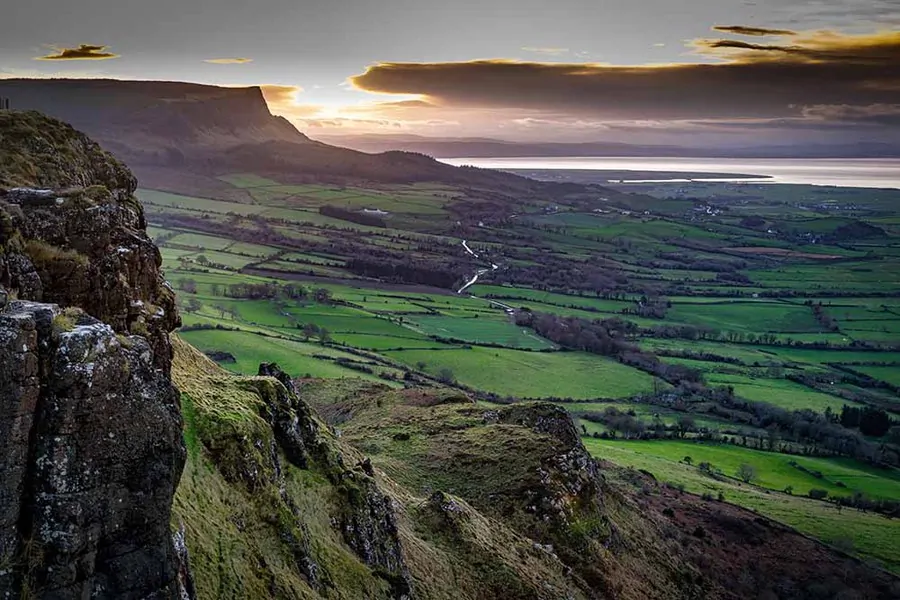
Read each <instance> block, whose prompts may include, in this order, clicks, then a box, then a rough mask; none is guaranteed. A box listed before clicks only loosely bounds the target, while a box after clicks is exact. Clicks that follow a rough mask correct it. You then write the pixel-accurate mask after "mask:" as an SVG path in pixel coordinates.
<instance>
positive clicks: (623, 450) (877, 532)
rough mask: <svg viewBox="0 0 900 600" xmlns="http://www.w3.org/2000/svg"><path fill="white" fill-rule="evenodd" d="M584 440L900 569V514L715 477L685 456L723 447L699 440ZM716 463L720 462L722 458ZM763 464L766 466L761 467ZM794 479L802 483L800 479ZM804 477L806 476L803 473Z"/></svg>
mask: <svg viewBox="0 0 900 600" xmlns="http://www.w3.org/2000/svg"><path fill="white" fill-rule="evenodd" d="M584 442H585V445H586V446H587V447H588V450H590V451H591V453H592V454H593V455H594V456H596V457H598V458H602V459H604V460H609V461H612V462H614V463H616V464H620V465H626V466H630V467H634V468H636V469H646V470H647V471H649V472H651V473H653V474H654V475H656V477H658V478H659V479H660V480H662V481H667V482H672V483H675V484H680V485H684V486H685V489H686V490H688V491H690V492H693V493H695V494H701V493H711V494H713V495H714V496H715V495H716V494H718V493H719V492H720V491H721V492H722V493H724V495H725V499H726V501H728V502H733V503H735V504H738V505H740V506H743V507H746V508H749V509H752V510H755V511H757V512H759V513H760V514H763V515H765V516H767V517H769V518H772V519H775V520H778V521H781V522H783V523H786V524H788V525H790V526H792V527H795V528H796V529H797V530H798V531H800V532H802V533H805V534H807V535H811V536H813V537H815V538H817V539H820V540H823V541H825V542H827V543H840V544H842V545H846V544H845V541H844V540H850V542H851V545H852V547H853V548H855V550H856V551H857V552H859V553H860V554H861V555H863V556H866V557H868V558H872V559H874V560H877V561H879V562H880V563H881V564H883V565H884V566H885V567H887V568H889V569H891V570H893V571H894V572H898V573H900V548H898V547H897V544H896V543H895V541H894V540H896V539H898V536H900V521H897V520H896V519H887V518H885V517H883V516H880V515H877V514H874V513H860V512H857V511H855V510H852V509H843V510H838V509H837V508H836V507H835V506H834V505H831V504H827V503H824V502H820V501H817V500H811V499H809V498H803V497H799V496H789V495H787V494H783V493H778V492H774V491H767V490H764V489H761V488H758V487H756V486H752V485H746V484H742V483H739V482H737V481H735V480H734V479H724V480H720V479H714V478H711V477H709V476H707V475H704V474H703V473H702V472H700V471H699V470H698V469H697V467H696V466H692V467H691V466H688V465H686V464H684V463H681V462H679V461H681V459H682V458H683V457H684V456H687V455H690V456H691V457H692V458H695V459H696V460H697V462H695V463H694V464H695V465H696V464H697V463H699V462H700V461H701V460H702V459H701V458H699V457H700V456H703V455H704V453H705V452H710V453H715V455H714V456H715V457H719V453H718V452H716V451H717V450H718V449H712V450H710V449H704V448H702V447H698V446H697V445H696V444H683V447H677V450H675V449H672V446H671V445H670V446H669V447H668V449H669V450H670V452H669V453H668V455H666V456H659V454H658V453H657V452H655V451H653V449H652V448H651V449H650V450H651V452H650V453H647V452H644V450H646V448H643V447H640V446H632V445H631V442H616V441H610V440H594V439H587V438H586V439H585V440H584ZM731 451H732V450H731V449H730V448H728V449H724V450H723V453H728V452H731ZM737 451H739V450H737ZM748 456H749V457H752V456H753V455H752V454H750V455H748ZM774 456H775V457H777V458H773V459H772V460H775V461H781V460H785V462H786V459H783V458H782V457H780V456H778V455H774ZM738 460H740V461H741V462H750V463H752V462H753V459H752V458H747V459H746V460H741V458H738ZM798 461H799V459H798ZM733 462H734V458H732V463H733ZM714 464H715V465H716V466H719V464H718V463H714ZM762 470H763V469H762V468H761V467H760V471H762ZM726 474H732V473H726ZM772 477H773V475H771V474H770V475H767V479H768V478H772ZM789 481H794V483H795V484H796V483H797V481H796V480H789ZM800 481H804V480H803V478H802V477H801V478H800ZM804 483H806V482H804ZM801 485H802V484H801ZM889 485H895V484H889ZM799 491H800V488H799V486H798V492H799Z"/></svg>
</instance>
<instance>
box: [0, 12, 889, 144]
mask: <svg viewBox="0 0 900 600" xmlns="http://www.w3.org/2000/svg"><path fill="white" fill-rule="evenodd" d="M3 12H4V13H5V18H3V19H2V20H0V77H112V78H120V79H158V80H176V81H191V82H197V83H207V84H215V85H228V86H245V85H259V86H262V87H263V90H264V93H265V95H266V98H267V100H268V102H269V106H270V109H271V110H272V111H273V112H274V113H276V114H281V115H284V116H285V117H287V118H289V119H290V120H291V121H292V122H293V123H295V124H296V125H297V127H298V128H299V129H301V130H303V131H304V132H306V133H308V134H309V135H310V136H311V137H325V136H334V135H350V134H370V133H377V134H405V135H406V134H412V135H424V136H435V137H490V138H499V139H508V140H517V141H599V140H610V141H627V142H634V143H667V144H673V143H681V142H683V141H684V140H685V139H690V140H692V142H693V143H694V144H695V145H696V144H698V143H702V144H717V145H722V146H734V145H745V144H749V143H754V144H760V143H765V144H779V143H788V142H790V141H807V142H809V143H834V142H848V143H854V142H860V141H865V142H872V141H876V142H877V141H884V142H891V143H900V2H898V1H897V0H683V1H681V2H679V1H677V0H554V1H552V2H548V1H547V0H477V1H475V0H456V1H454V2H446V0H377V1H376V0H306V1H297V0H255V1H252V2H251V1H246V0H154V1H153V2H123V1H122V0H80V1H79V2H77V3H74V2H70V1H69V0H31V1H29V2H18V3H15V5H13V6H10V7H7V8H4V9H3ZM688 136H689V137H688Z"/></svg>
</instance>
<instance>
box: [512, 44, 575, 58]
mask: <svg viewBox="0 0 900 600" xmlns="http://www.w3.org/2000/svg"><path fill="white" fill-rule="evenodd" d="M522 50H524V51H525V52H533V53H534V54H549V55H550V56H561V55H563V54H568V53H569V49H568V48H544V47H535V46H525V47H524V48H522Z"/></svg>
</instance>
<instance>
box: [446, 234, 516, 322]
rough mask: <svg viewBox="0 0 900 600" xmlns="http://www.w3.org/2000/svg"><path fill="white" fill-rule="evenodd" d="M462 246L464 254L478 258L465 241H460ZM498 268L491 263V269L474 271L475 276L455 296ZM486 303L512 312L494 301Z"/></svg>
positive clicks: (506, 306)
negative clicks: (464, 250)
mask: <svg viewBox="0 0 900 600" xmlns="http://www.w3.org/2000/svg"><path fill="white" fill-rule="evenodd" d="M462 245H463V248H465V249H466V252H468V253H469V254H471V255H472V256H474V257H475V258H478V254H477V253H476V252H475V251H474V250H472V249H471V248H469V244H468V242H467V241H466V240H463V241H462ZM499 268H500V267H498V266H497V265H495V264H494V263H491V268H490V269H478V270H477V271H475V275H473V276H472V279H470V280H469V281H467V282H466V285H464V286H462V287H461V288H459V289H458V290H457V291H456V293H457V294H462V293H463V292H464V291H466V290H467V289H468V288H470V287H472V286H473V285H475V284H476V283H477V282H478V278H479V277H481V276H482V275H484V274H485V273H487V272H488V271H496V270H497V269H499ZM470 295H471V294H470ZM471 296H472V297H473V298H476V297H477V296H474V295H471ZM488 302H490V303H491V304H494V305H496V306H500V307H502V308H503V309H505V310H513V307H512V306H509V305H506V304H503V303H502V302H496V301H494V300H488Z"/></svg>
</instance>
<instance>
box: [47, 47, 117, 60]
mask: <svg viewBox="0 0 900 600" xmlns="http://www.w3.org/2000/svg"><path fill="white" fill-rule="evenodd" d="M108 47H109V46H96V45H93V44H81V45H80V46H78V47H77V48H55V49H54V50H55V51H54V53H52V54H48V55H46V56H38V57H37V60H105V59H109V58H119V55H118V54H114V53H112V52H107V51H106V49H107V48H108Z"/></svg>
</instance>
